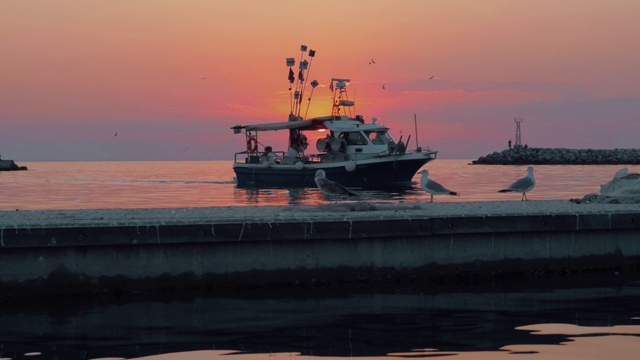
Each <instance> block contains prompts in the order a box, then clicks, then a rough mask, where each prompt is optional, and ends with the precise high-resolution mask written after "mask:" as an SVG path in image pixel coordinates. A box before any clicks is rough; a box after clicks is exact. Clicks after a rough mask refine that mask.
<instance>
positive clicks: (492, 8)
mask: <svg viewBox="0 0 640 360" xmlns="http://www.w3.org/2000/svg"><path fill="white" fill-rule="evenodd" d="M638 14H640V1H637V0H608V1H602V0H536V1H524V0H522V1H521V0H482V1H478V0H461V1H456V0H404V1H403V0H397V1H391V0H386V1H383V0H366V1H365V0H362V1H360V0H351V1H346V0H343V1H334V0H324V1H299V0H298V1H289V0H273V1H259V0H228V1H222V0H217V1H216V0H180V1H177V0H171V1H169V0H108V1H107V0H94V1H84V0H56V1H44V0H38V1H36V0H3V1H0V155H1V156H2V158H3V159H14V160H16V162H18V163H20V162H25V161H67V160H68V161H85V160H87V161H94V160H232V159H233V154H234V152H237V151H242V150H243V149H244V146H245V145H244V137H243V136H242V135H233V133H232V131H231V130H230V127H231V126H233V125H236V124H250V123H263V122H277V121H286V119H287V115H288V113H289V94H288V92H287V90H288V85H289V83H288V81H287V75H288V68H287V67H286V63H285V59H286V58H287V57H295V58H296V59H299V57H300V51H299V49H300V45H301V44H305V45H307V46H308V47H309V48H310V49H314V50H316V56H315V58H314V59H313V63H312V68H311V72H310V77H311V78H313V79H316V80H318V82H320V84H322V85H326V86H327V87H319V88H317V89H316V90H315V91H314V97H313V100H312V102H311V108H312V110H310V114H313V115H323V114H326V113H328V112H329V111H330V106H331V100H330V91H329V90H328V84H329V81H330V79H331V77H348V78H350V79H351V80H352V81H351V83H350V85H349V91H350V93H351V94H352V96H353V95H354V94H355V96H356V103H357V108H356V109H357V113H359V114H363V115H364V116H365V118H370V117H376V118H377V119H378V120H379V122H381V123H383V124H385V125H387V126H390V127H391V129H392V132H393V133H394V135H395V137H396V138H398V137H399V136H400V135H401V134H403V135H404V136H405V138H406V136H408V135H409V134H414V120H413V119H414V114H416V116H417V119H418V139H419V141H420V145H421V146H422V147H429V148H431V149H435V150H439V158H463V159H474V158H477V157H479V156H482V155H485V154H487V153H490V152H493V151H501V150H503V149H504V148H506V147H507V141H508V140H509V139H511V140H515V139H514V137H515V124H514V121H513V119H514V118H516V117H521V118H524V123H523V124H522V141H523V143H526V144H528V145H529V146H533V147H572V148H632V147H633V148H640V46H638V44H639V43H640V21H639V20H638ZM371 58H373V59H375V61H376V64H372V65H370V64H369V61H370V59H371ZM432 75H434V76H435V78H434V79H433V80H429V77H430V76H432ZM203 78H204V79H203ZM382 84H385V89H384V90H383V89H382ZM116 132H117V136H114V135H115V133H116ZM274 135H277V136H276V138H274V139H273V140H272V141H270V142H271V145H273V147H274V148H276V149H281V148H283V147H285V146H286V137H287V133H286V132H278V133H275V134H274ZM277 138H281V140H278V139H277ZM413 139H415V135H413V136H412V141H413ZM409 147H410V148H414V147H415V144H410V146H409ZM309 150H315V149H312V148H310V149H309Z"/></svg>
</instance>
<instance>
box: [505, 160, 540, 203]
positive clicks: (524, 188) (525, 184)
mask: <svg viewBox="0 0 640 360" xmlns="http://www.w3.org/2000/svg"><path fill="white" fill-rule="evenodd" d="M534 187H536V178H534V177H533V166H529V167H528V168H527V175H526V176H525V177H523V178H522V179H518V180H516V182H514V183H513V184H511V185H509V187H508V188H506V189H502V190H500V191H498V192H501V193H503V192H510V191H516V192H521V193H522V198H521V199H520V200H522V201H525V200H529V199H527V193H528V192H529V191H531V190H533V188H534Z"/></svg>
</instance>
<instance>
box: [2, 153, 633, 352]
mask: <svg viewBox="0 0 640 360" xmlns="http://www.w3.org/2000/svg"><path fill="white" fill-rule="evenodd" d="M468 162H469V161H465V160H436V161H434V162H432V163H430V164H428V165H427V166H426V167H427V168H428V169H429V170H430V175H431V176H432V177H433V178H434V179H436V180H437V181H439V182H440V183H442V184H443V185H445V186H447V187H449V188H450V189H452V190H455V191H458V192H460V193H461V196H459V197H450V196H437V197H436V200H435V201H436V202H444V201H456V202H460V201H494V200H505V201H520V194H512V193H508V194H502V193H498V192H497V191H498V190H500V189H502V188H504V187H506V186H507V185H508V184H510V183H511V182H512V181H513V180H515V179H517V178H519V177H521V176H523V175H524V174H525V172H526V167H523V166H479V165H475V166H472V165H467V164H468ZM21 165H27V166H28V167H29V170H28V171H19V172H0V209H4V210H9V211H15V210H16V209H19V210H29V209H33V210H36V209H85V208H86V209H89V208H90V209H103V208H178V207H208V206H270V205H296V204H306V205H314V204H323V203H326V199H324V197H323V196H322V195H321V194H320V193H319V192H318V191H317V190H316V189H244V188H238V187H237V186H236V185H235V183H234V181H233V176H234V174H233V171H232V169H231V163H230V162H227V161H211V162H91V163H76V162H69V163H66V162H65V163H38V162H34V163H27V164H21ZM621 167H622V166H536V167H535V176H536V179H537V186H536V188H535V190H533V191H532V192H531V193H529V194H528V197H529V199H531V201H537V200H547V199H566V200H568V199H570V198H579V197H582V196H584V195H585V194H588V193H593V192H598V190H599V186H600V184H603V183H606V182H607V181H609V180H610V179H611V178H612V177H613V174H615V172H616V171H618V170H619V169H620V168H621ZM638 170H640V169H634V168H633V167H630V168H629V172H640V171H638ZM414 181H416V182H417V181H419V178H418V177H416V178H414ZM428 199H429V196H428V194H425V193H424V192H423V191H422V190H420V189H419V185H417V184H415V185H414V186H413V188H411V189H408V190H405V191H403V192H392V193H384V192H363V196H362V200H361V201H383V202H400V201H402V202H409V203H410V202H424V201H428ZM0 216H2V212H0ZM0 251H2V250H1V249H0ZM0 274H2V270H1V264H0ZM639 281H640V277H638V275H637V274H634V273H616V272H611V273H604V274H602V273H601V274H592V275H590V274H587V275H586V276H585V277H582V278H576V277H571V278H568V279H566V280H563V279H554V280H549V281H542V282H540V283H535V284H534V283H531V284H518V286H517V287H514V286H510V287H508V288H499V287H495V286H489V285H486V284H485V285H483V286H481V287H473V286H468V287H465V286H461V287H460V286H458V287H456V288H453V289H451V288H448V287H444V288H430V287H429V286H425V285H420V286H418V285H412V284H397V286H395V285H394V286H390V287H389V286H385V287H381V288H378V287H377V286H375V285H373V286H372V285H371V284H368V285H365V286H358V285H355V286H348V287H343V288H339V289H333V288H332V289H323V288H301V289H285V290H283V289H259V290H254V291H247V292H243V293H235V294H221V293H219V292H217V291H216V290H208V291H195V292H193V291H191V292H190V291H188V290H180V291H172V292H166V293H141V294H112V293H108V294H103V295H102V296H91V297H86V298H82V297H81V298H62V299H49V300H42V299H41V300H28V301H11V299H6V298H4V297H0V359H8V358H11V359H51V360H53V359H72V360H73V359H82V360H85V359H106V358H120V359H121V358H142V357H144V358H145V359H149V360H151V359H157V360H161V359H162V360H171V359H175V360H187V359H189V360H190V359H269V360H275V359H283V360H291V359H329V360H331V359H345V358H359V359H364V360H374V359H376V360H377V359H407V358H431V357H442V356H446V357H451V358H455V359H470V360H485V359H503V358H504V359H533V360H547V359H581V360H584V359H603V358H606V359H611V360H614V359H622V360H631V359H637V358H638V354H639V353H640V282H639ZM0 291H1V289H0ZM229 353H232V354H233V355H227V354H229Z"/></svg>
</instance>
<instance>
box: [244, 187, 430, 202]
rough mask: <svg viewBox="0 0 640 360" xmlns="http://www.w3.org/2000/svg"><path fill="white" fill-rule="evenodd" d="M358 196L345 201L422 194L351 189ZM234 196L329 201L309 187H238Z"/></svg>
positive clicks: (255, 199)
mask: <svg viewBox="0 0 640 360" xmlns="http://www.w3.org/2000/svg"><path fill="white" fill-rule="evenodd" d="M350 190H352V191H353V192H354V193H356V196H355V197H353V198H351V199H349V200H345V201H344V202H345V203H355V202H359V201H373V202H387V201H392V202H403V201H404V200H403V199H404V198H405V197H406V196H414V197H416V196H420V195H422V194H421V193H420V191H419V189H416V188H409V189H406V188H394V189H388V190H374V189H359V188H352V189H350ZM233 196H234V198H235V199H236V201H238V202H242V203H252V204H256V205H261V206H262V205H264V204H265V203H266V204H287V205H322V204H326V203H328V201H327V198H326V197H325V196H324V195H323V194H322V193H321V192H320V191H319V190H318V189H317V188H309V187H293V188H290V187H286V188H283V187H236V188H234V190H233Z"/></svg>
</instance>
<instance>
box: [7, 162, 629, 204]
mask: <svg viewBox="0 0 640 360" xmlns="http://www.w3.org/2000/svg"><path fill="white" fill-rule="evenodd" d="M469 162H470V161H468V160H435V161H433V162H431V163H429V164H427V166H426V167H427V168H428V169H429V172H430V177H432V178H433V179H434V180H436V181H438V182H440V183H441V184H442V185H444V186H445V187H447V188H449V189H451V190H453V191H457V192H459V193H461V196H460V197H451V196H439V197H436V199H435V201H438V202H444V201H492V200H511V201H519V200H520V195H519V194H515V193H507V194H502V193H498V192H497V191H498V190H500V189H503V188H505V187H507V186H508V185H509V184H511V182H513V181H514V180H516V179H518V178H520V177H522V176H524V175H525V173H526V167H525V166H487V165H468V163H469ZM20 165H26V166H28V168H29V170H28V171H16V172H0V210H15V209H21V210H41V209H106V208H177V207H209V206H266V205H295V204H305V205H314V204H320V203H324V202H326V200H325V198H324V197H323V196H322V195H321V194H319V192H318V191H317V189H246V188H238V187H237V186H236V184H235V183H234V173H233V169H232V167H231V166H232V163H231V162H229V161H192V162H189V161H185V162H177V161H172V162H160V161H158V162H55V163H54V162H33V163H20ZM622 167H623V166H558V165H554V166H536V168H535V177H536V181H537V185H536V188H535V189H534V190H533V191H532V192H531V193H530V194H529V195H528V197H529V198H530V199H531V200H557V199H567V200H568V199H571V198H581V197H582V196H584V195H586V194H589V193H594V192H598V191H599V190H600V185H601V184H603V183H606V182H607V181H609V180H611V178H613V175H614V174H615V172H616V171H617V170H619V169H620V168H622ZM629 171H630V172H640V168H639V169H633V168H630V169H629ZM414 181H416V184H415V185H414V186H413V188H412V189H408V190H406V191H402V192H382V191H363V192H362V199H364V201H390V202H393V201H404V202H420V201H425V200H426V201H428V199H429V197H428V194H426V193H424V192H423V191H422V190H420V186H419V181H420V178H419V176H416V177H415V178H414Z"/></svg>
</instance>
